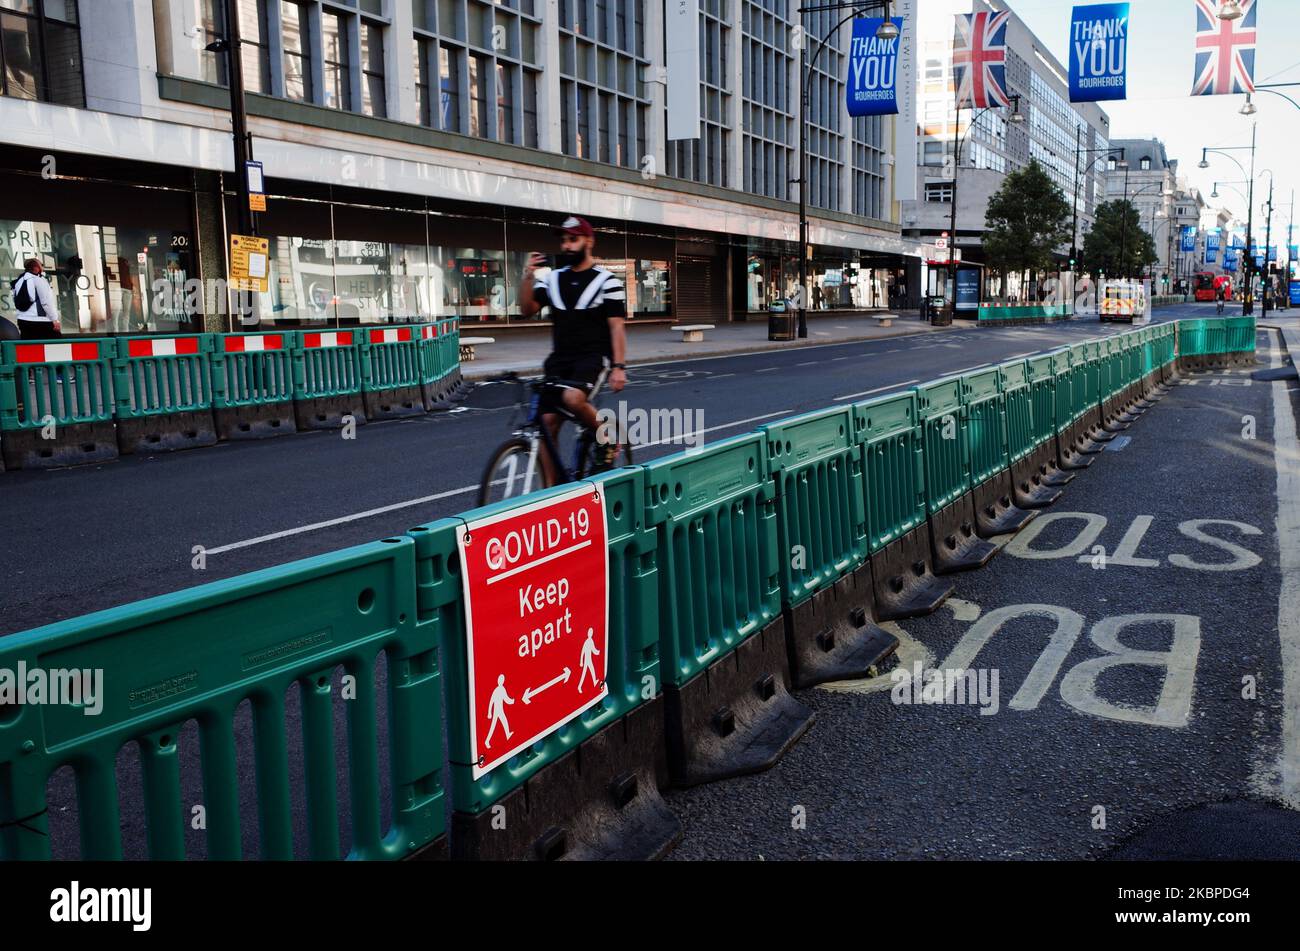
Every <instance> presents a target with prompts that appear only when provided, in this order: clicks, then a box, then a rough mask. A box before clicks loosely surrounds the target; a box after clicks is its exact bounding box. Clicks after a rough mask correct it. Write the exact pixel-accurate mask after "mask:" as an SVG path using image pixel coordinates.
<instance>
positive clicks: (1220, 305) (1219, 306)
mask: <svg viewBox="0 0 1300 951" xmlns="http://www.w3.org/2000/svg"><path fill="white" fill-rule="evenodd" d="M1215 303H1216V304H1218V308H1217V309H1218V312H1219V313H1220V314H1222V313H1223V298H1222V297H1220V298H1219V299H1218V300H1217V301H1216V302H1215Z"/></svg>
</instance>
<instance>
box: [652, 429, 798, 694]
mask: <svg viewBox="0 0 1300 951" xmlns="http://www.w3.org/2000/svg"><path fill="white" fill-rule="evenodd" d="M645 479H646V509H645V520H646V525H647V527H650V528H653V529H654V530H655V531H656V533H657V552H658V554H657V558H658V563H659V574H660V606H659V621H660V632H661V633H660V639H659V641H660V657H661V671H662V675H663V680H664V683H666V684H672V685H674V686H682V685H684V684H685V683H686V682H687V681H689V680H690V679H691V678H693V677H694V676H696V675H697V674H699V673H700V672H701V671H703V670H704V669H705V668H706V667H708V666H709V665H710V664H712V663H713V662H714V661H716V660H718V659H719V658H720V657H723V656H725V655H727V654H728V653H730V652H731V651H733V650H735V648H736V647H738V646H739V645H740V643H741V642H742V641H744V640H745V639H746V638H748V637H749V636H750V635H752V634H756V633H758V632H759V631H761V630H763V628H764V627H766V626H767V625H768V624H769V623H771V622H772V621H773V620H774V619H775V618H777V617H779V616H780V613H781V584H780V567H779V562H780V561H781V559H780V558H779V556H778V549H777V526H776V513H775V507H774V505H773V500H774V498H775V495H776V488H775V484H774V483H773V482H772V479H771V473H770V470H769V469H768V459H767V443H766V440H765V439H764V438H763V436H762V434H760V433H750V434H746V435H744V436H737V437H734V438H732V439H727V440H723V441H722V442H718V443H714V444H713V445H712V446H710V447H708V448H707V449H705V450H704V451H703V452H698V453H696V452H691V453H678V454H676V455H672V456H668V457H667V458H665V459H659V460H656V461H655V462H652V463H650V464H649V465H648V466H646V467H645Z"/></svg>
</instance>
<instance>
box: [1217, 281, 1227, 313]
mask: <svg viewBox="0 0 1300 951" xmlns="http://www.w3.org/2000/svg"><path fill="white" fill-rule="evenodd" d="M1227 296H1228V295H1227V292H1226V291H1224V289H1223V285H1222V284H1220V285H1219V286H1218V287H1216V288H1215V289H1214V299H1215V301H1217V302H1218V309H1219V313H1223V302H1224V300H1226V299H1227Z"/></svg>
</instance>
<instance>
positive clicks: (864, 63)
mask: <svg viewBox="0 0 1300 951" xmlns="http://www.w3.org/2000/svg"><path fill="white" fill-rule="evenodd" d="M883 22H884V20H883V18H881V17H859V18H858V19H856V20H854V21H853V39H852V41H851V42H850V44H849V75H848V81H847V83H846V84H845V93H844V95H845V98H846V99H847V101H848V106H849V115H851V116H889V115H895V114H896V113H897V112H898V44H899V38H897V37H896V38H894V39H892V40H882V39H880V38H879V37H877V36H876V30H878V29H880V24H881V23H883ZM894 23H895V24H896V25H897V26H898V28H899V30H900V31H901V30H905V29H906V26H905V25H904V24H903V22H902V21H901V20H899V19H897V18H895V19H894Z"/></svg>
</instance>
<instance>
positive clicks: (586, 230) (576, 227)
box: [555, 215, 596, 238]
mask: <svg viewBox="0 0 1300 951" xmlns="http://www.w3.org/2000/svg"><path fill="white" fill-rule="evenodd" d="M555 233H556V234H576V235H579V236H580V237H583V238H594V237H596V230H595V229H594V228H592V226H591V222H589V221H588V220H587V219H586V218H579V217H578V216H577V215H569V217H567V218H565V219H564V223H563V224H561V225H560V226H559V227H558V228H556V229H555Z"/></svg>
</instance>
